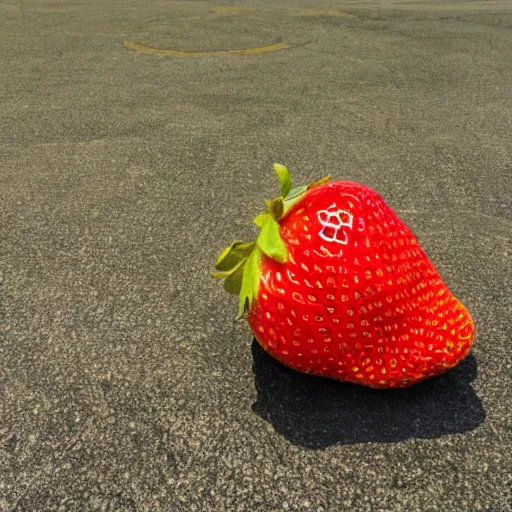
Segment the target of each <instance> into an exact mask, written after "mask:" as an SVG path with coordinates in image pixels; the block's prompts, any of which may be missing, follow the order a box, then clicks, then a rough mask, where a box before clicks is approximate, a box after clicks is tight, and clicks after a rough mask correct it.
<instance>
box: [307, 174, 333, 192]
mask: <svg viewBox="0 0 512 512" xmlns="http://www.w3.org/2000/svg"><path fill="white" fill-rule="evenodd" d="M330 179H331V175H330V174H328V175H327V176H324V177H323V178H320V179H319V180H316V181H314V182H313V183H311V184H309V185H308V186H307V188H308V190H309V189H310V188H315V187H319V186H320V185H323V184H324V183H327V182H328V181H329V180H330Z"/></svg>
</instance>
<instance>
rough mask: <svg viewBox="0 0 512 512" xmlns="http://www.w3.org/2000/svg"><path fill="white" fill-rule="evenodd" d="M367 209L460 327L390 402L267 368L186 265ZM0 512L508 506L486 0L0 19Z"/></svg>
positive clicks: (494, 77) (507, 63)
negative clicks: (327, 208) (261, 221)
mask: <svg viewBox="0 0 512 512" xmlns="http://www.w3.org/2000/svg"><path fill="white" fill-rule="evenodd" d="M273 162H280V163H283V164H285V165H287V166H288V167H289V168H290V170H291V171H292V174H293V176H294V178H295V181H296V183H298V184H299V183H309V182H311V181H313V180H314V179H316V178H319V177H321V176H323V175H325V174H327V173H330V174H332V175H333V178H335V179H340V180H342V179H349V180H352V181H357V182H360V183H363V184H365V185H367V186H370V187H372V188H373V189H375V190H377V191H378V192H379V193H380V194H381V195H382V196H383V197H384V199H385V200H386V201H387V203H388V204H389V205H390V206H392V207H393V208H394V209H395V211H396V212H397V213H398V215H399V216H400V217H401V218H402V219H403V220H404V221H406V223H407V224H408V225H409V226H410V227H411V228H412V230H413V231H414V232H415V233H416V235H417V236H418V238H419V240H420V242H421V244H422V246H423V247H424V248H425V250H426V251H427V253H428V255H429V257H430V258H431V259H432V261H433V262H434V263H435V265H436V266H437V268H438V270H439V271H440V273H441V275H442V277H443V278H444V279H445V281H446V282H447V284H448V286H449V287H450V289H451V290H452V291H453V293H454V294H455V295H456V296H457V297H458V298H459V299H461V300H462V302H463V303H464V304H465V305H466V306H467V308H468V310H469V311H470V312H471V314H472V316H473V318H474V320H475V323H476V326H477V337H476V341H475V345H474V348H473V350H472V352H471V355H470V357H468V359H467V360H465V361H464V362H463V363H462V364H461V365H460V366H458V367H457V368H455V369H454V370H452V371H450V372H448V373H446V374H445V375H443V376H441V377H438V378H434V379H431V380H429V381H427V382H424V383H422V384H418V385H416V386H415V387H412V388H410V389H405V390H394V391H376V390H369V389H366V388H361V387H358V386H355V385H348V384H343V383H339V382H334V381H327V380H324V379H319V378H314V377H311V376H305V375H301V374H298V373H296V372H293V371H291V370H289V369H286V368H284V367H283V366H281V365H280V364H278V363H277V362H275V361H273V360H272V359H270V358H269V357H268V356H267V355H266V354H265V353H264V352H263V351H262V350H261V349H260V348H259V347H258V346H257V345H256V344H255V342H254V341H253V337H252V335H251V332H250V330H249V328H248V326H247V325H246V324H244V323H243V322H242V323H240V322H236V321H235V315H236V309H237V305H236V300H235V299H234V298H233V297H230V296H228V295H227V294H225V293H224V291H223V289H222V286H220V285H219V283H218V282H216V281H215V280H214V279H213V278H211V277H210V275H209V274H208V270H209V269H211V268H212V266H213V262H214V260H215V257H216V255H217V254H218V252H219V251H220V250H221V249H222V248H223V247H224V246H225V245H227V244H229V243H230V242H231V241H232V240H234V239H249V240H250V239H252V238H253V237H254V236H255V233H256V232H255V229H256V228H255V226H253V225H252V224H251V219H252V218H253V217H254V216H255V215H256V214H257V213H259V212H260V211H261V210H262V208H264V203H263V200H264V199H265V198H271V197H274V196H275V195H277V190H278V184H277V180H276V179H275V177H274V174H273V171H272V163H273ZM0 237H1V243H0V336H1V341H0V392H1V401H0V405H1V407H0V510H1V511H2V512H5V511H12V512H14V511H16V512H46V511H71V512H75V511H87V512H88V511H93V510H98V511H124V512H126V511H130V512H132V511H136V512H139V511H140V512H168V511H169V512H181V511H184V512H189V511H191V512H192V511H219V512H222V511H228V512H230V511H237V512H238V511H240V512H243V511H250V512H259V511H261V512H271V511H315V512H331V511H332V512H345V511H347V512H416V511H420V512H437V511H439V512H451V511H454V512H483V511H486V512H490V511H493V512H510V511H512V412H511V411H512V391H511V389H512V350H511V341H512V323H511V318H512V293H511V291H510V290H511V289H512V2H510V1H502V0H496V1H493V2H483V1H482V2H479V1H464V2H453V3H451V2H441V1H434V2H426V1H414V0H410V1H401V2H393V1H383V2H374V1H364V2H363V1H351V2H349V1H346V2H336V1H334V0H331V1H328V0H320V1H317V2H310V3H305V2H302V1H301V2H293V1H291V0H277V1H270V0H268V1H263V0H254V1H252V2H250V3H249V2H244V3H240V2H235V3H233V2H231V1H230V2H229V3H228V4H220V3H216V2H203V1H201V0H195V1H177V2H171V1H164V0H151V1H147V2H137V1H135V0H110V1H108V2H103V1H100V0H19V1H18V0H10V1H4V0H0Z"/></svg>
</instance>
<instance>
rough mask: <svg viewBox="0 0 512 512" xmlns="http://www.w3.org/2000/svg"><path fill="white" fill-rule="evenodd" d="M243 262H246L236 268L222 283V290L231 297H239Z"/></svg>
mask: <svg viewBox="0 0 512 512" xmlns="http://www.w3.org/2000/svg"><path fill="white" fill-rule="evenodd" d="M245 262H246V260H244V261H242V264H241V265H240V266H238V267H237V268H236V270H235V271H234V272H233V273H232V274H230V275H229V276H228V277H227V278H226V280H225V281H224V289H225V290H226V291H227V292H228V293H230V294H231V295H240V289H241V287H242V278H243V275H244V268H245Z"/></svg>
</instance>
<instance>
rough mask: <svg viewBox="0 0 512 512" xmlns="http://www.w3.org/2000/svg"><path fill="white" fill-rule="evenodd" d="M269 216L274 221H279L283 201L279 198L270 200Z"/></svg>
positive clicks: (282, 211) (281, 214)
mask: <svg viewBox="0 0 512 512" xmlns="http://www.w3.org/2000/svg"><path fill="white" fill-rule="evenodd" d="M269 212H270V215H271V216H272V217H273V218H274V219H275V220H279V219H280V218H281V217H282V216H283V213H284V199H283V198H282V197H281V196H279V197H276V198H275V199H273V200H272V202H271V203H270V206H269Z"/></svg>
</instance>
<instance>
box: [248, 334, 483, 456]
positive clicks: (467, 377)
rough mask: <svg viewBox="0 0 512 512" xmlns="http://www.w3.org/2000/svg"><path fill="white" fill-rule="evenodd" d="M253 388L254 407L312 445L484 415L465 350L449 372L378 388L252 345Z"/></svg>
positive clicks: (389, 435) (471, 422)
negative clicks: (311, 369)
mask: <svg viewBox="0 0 512 512" xmlns="http://www.w3.org/2000/svg"><path fill="white" fill-rule="evenodd" d="M252 353H253V371H254V376H255V385H256V390H257V393H258V398H257V400H256V403H255V404H254V405H253V410H254V411H255V412H256V413H257V414H258V415H260V416H261V417H262V418H263V419H265V420H266V421H268V422H269V423H271V424H272V425H273V426H274V428H275V429H276V430H277V431H278V432H279V433H280V434H282V435H283V436H284V437H285V438H286V439H288V440H289V441H290V442H292V443H294V444H296V445H300V446H304V447H306V448H310V449H322V448H327V447H329V446H332V445H336V444H356V443H367V442H380V443H396V442H400V441H404V440H406V439H410V438H420V439H433V438H437V437H440V436H443V435H446V434H454V433H461V432H468V431H471V430H474V429H475V428H477V427H478V426H479V425H481V424H482V423H483V421H484V419H485V411H484V409H483V407H482V403H481V401H480V400H479V398H478V397H477V396H476V394H475V392H474V390H473V388H472V386H471V381H473V380H474V379H475V377H476V375H477V365H476V360H475V358H474V357H473V356H472V355H470V356H469V357H467V358H466V359H465V360H464V361H462V363H460V364H459V365H458V366H457V367H456V368H454V369H453V370H450V371H449V372H447V373H445V374H443V375H440V376H438V377H434V378H432V379H429V380H426V381H424V382H421V383H419V384H416V385H415V386H412V387H410V388H405V389H390V390H375V389H371V388H365V387H362V386H358V385H355V384H347V383H343V382H339V381H334V380H329V379H324V378H321V377H314V376H311V375H305V374H302V373H299V372H296V371H294V370H291V369H289V368H287V367H286V366H283V365H282V364H281V363H279V362H278V361H276V360H275V359H273V358H272V357H270V356H269V355H268V354H267V353H266V352H265V351H264V350H263V349H262V348H261V347H260V346H259V344H258V343H257V342H256V341H253V345H252Z"/></svg>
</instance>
